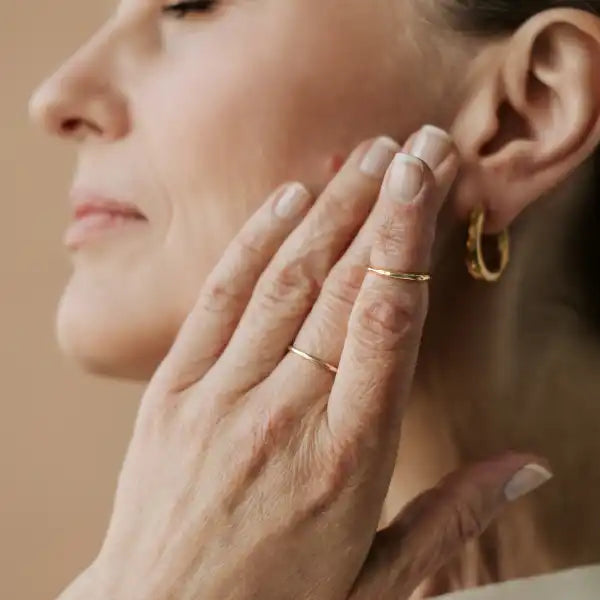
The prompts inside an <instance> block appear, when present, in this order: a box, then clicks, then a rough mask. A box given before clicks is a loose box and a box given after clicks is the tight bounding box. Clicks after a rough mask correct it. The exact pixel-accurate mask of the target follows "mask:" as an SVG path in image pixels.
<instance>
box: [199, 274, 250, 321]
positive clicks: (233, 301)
mask: <svg viewBox="0 0 600 600" xmlns="http://www.w3.org/2000/svg"><path fill="white" fill-rule="evenodd" d="M244 301H245V297H244V295H243V294H242V293H240V290H239V288H238V287H237V286H236V285H235V284H234V282H233V281H232V280H231V278H229V279H227V278H225V279H218V280H214V281H208V282H207V284H206V287H205V289H204V292H203V294H202V300H201V304H202V308H203V309H204V310H205V311H206V312H209V313H217V314H218V313H223V312H226V311H228V310H229V309H231V307H235V306H237V305H239V304H241V303H242V302H244Z"/></svg>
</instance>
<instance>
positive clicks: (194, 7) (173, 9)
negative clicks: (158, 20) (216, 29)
mask: <svg viewBox="0 0 600 600" xmlns="http://www.w3.org/2000/svg"><path fill="white" fill-rule="evenodd" d="M217 2H218V0H192V1H189V2H177V3H175V4H167V5H166V6H164V7H163V9H162V12H163V14H166V15H173V16H174V17H175V18H177V19H183V18H184V17H185V16H186V15H187V14H188V13H194V12H198V13H200V12H210V11H211V10H212V9H213V8H215V6H216V5H217Z"/></svg>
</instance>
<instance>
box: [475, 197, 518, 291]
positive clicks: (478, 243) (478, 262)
mask: <svg viewBox="0 0 600 600" xmlns="http://www.w3.org/2000/svg"><path fill="white" fill-rule="evenodd" d="M484 225H485V209H484V208H483V207H479V208H475V209H473V211H471V217H470V223H469V235H468V239H467V268H468V270H469V273H470V274H471V276H472V277H473V278H475V279H477V280H479V281H487V282H488V283H495V282H497V281H498V280H499V279H500V277H502V274H503V273H504V271H505V270H506V267H507V266H508V263H509V261H510V236H509V234H508V230H507V229H505V230H504V231H503V232H502V233H500V234H498V235H497V236H496V237H497V246H498V253H499V255H500V266H499V268H498V270H497V271H491V270H490V269H488V267H487V265H486V263H485V259H484V257H483V249H482V239H483V229H484Z"/></svg>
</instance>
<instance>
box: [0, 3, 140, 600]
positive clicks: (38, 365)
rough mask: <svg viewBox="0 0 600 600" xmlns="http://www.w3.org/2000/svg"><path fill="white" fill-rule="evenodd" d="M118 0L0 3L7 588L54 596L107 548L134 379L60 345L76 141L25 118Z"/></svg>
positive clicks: (7, 592)
mask: <svg viewBox="0 0 600 600" xmlns="http://www.w3.org/2000/svg"><path fill="white" fill-rule="evenodd" d="M113 4H114V1H113V0H93V1H90V0H84V1H82V0H52V1H48V0H2V3H1V5H2V17H1V18H0V135H1V136H2V137H1V138H0V140H1V141H0V181H2V188H1V189H2V193H3V196H2V200H1V205H0V206H1V211H0V286H1V287H0V298H1V303H2V304H1V308H2V310H0V319H1V321H0V332H1V334H2V340H1V346H0V376H1V377H0V382H1V391H0V393H1V400H0V403H1V404H0V406H1V412H0V415H1V416H0V492H1V494H0V598H6V599H7V600H8V599H9V598H10V599H11V600H41V599H46V600H48V599H53V598H55V597H56V596H57V595H58V592H59V591H60V590H61V589H62V588H63V587H64V586H65V585H66V584H67V583H68V582H69V581H70V580H71V579H72V578H73V576H74V575H75V574H76V573H77V572H78V571H79V570H80V569H81V568H82V567H83V566H85V565H86V563H87V562H89V560H90V559H91V558H93V556H94V555H95V553H96V552H97V550H98V547H99V543H100V541H101V536H102V533H103V530H104V527H105V525H106V522H107V519H108V515H109V510H110V507H111V502H112V495H113V491H114V487H115V484H116V477H117V475H118V470H119V467H120V463H121V460H122V457H123V453H124V451H125V447H126V444H127V441H128V436H129V434H130V431H131V426H132V424H133V419H134V416H135V410H136V407H137V400H138V398H139V397H140V393H141V389H142V388H140V387H139V386H134V385H126V384H122V383H115V382H111V381H107V380H102V379H97V378H92V377H90V376H87V375H85V374H83V373H81V372H79V370H78V369H77V367H76V366H75V365H73V364H70V363H69V362H67V361H66V360H65V359H63V358H62V356H61V355H60V353H59V350H58V348H57V345H56V342H55V339H54V312H55V308H56V303H57V301H58V298H59V296H60V293H61V289H62V287H63V285H64V283H65V281H66V278H67V277H68V274H69V262H68V258H67V254H66V251H64V250H63V247H62V244H61V237H62V232H63V230H64V229H65V227H66V224H67V215H68V212H67V197H66V196H67V190H68V187H69V182H70V174H71V164H72V158H73V154H72V153H73V150H72V148H70V147H69V145H68V144H66V143H64V142H63V143H61V142H57V141H54V140H51V139H49V138H46V137H45V136H44V135H43V134H42V133H40V132H38V131H36V129H35V128H34V127H32V126H30V125H29V123H28V121H27V100H28V96H29V94H30V91H31V90H32V89H33V88H34V87H35V85H36V83H37V82H38V81H39V80H40V79H41V78H42V77H43V76H44V75H45V74H46V73H48V72H49V71H50V70H51V69H52V68H53V67H54V66H56V65H57V64H59V63H60V61H61V60H62V59H63V58H65V57H66V56H68V55H69V54H70V53H71V52H72V51H73V50H74V49H75V48H76V47H77V46H78V45H79V44H80V43H81V42H82V41H83V40H85V39H86V37H87V36H88V35H89V34H90V33H91V32H92V31H93V30H94V28H95V27H96V26H97V25H99V24H100V23H101V22H102V20H103V19H104V17H105V16H106V15H107V14H109V11H110V8H111V5H113Z"/></svg>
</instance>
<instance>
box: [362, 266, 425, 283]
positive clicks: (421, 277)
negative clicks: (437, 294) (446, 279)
mask: <svg viewBox="0 0 600 600" xmlns="http://www.w3.org/2000/svg"><path fill="white" fill-rule="evenodd" d="M367 271H371V273H375V274H377V275H382V276H383V277H389V278H390V279H396V280H398V281H416V282H418V283H423V282H426V281H431V275H429V273H402V272H399V273H395V272H394V271H386V270H385V269H376V268H375V267H367Z"/></svg>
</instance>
